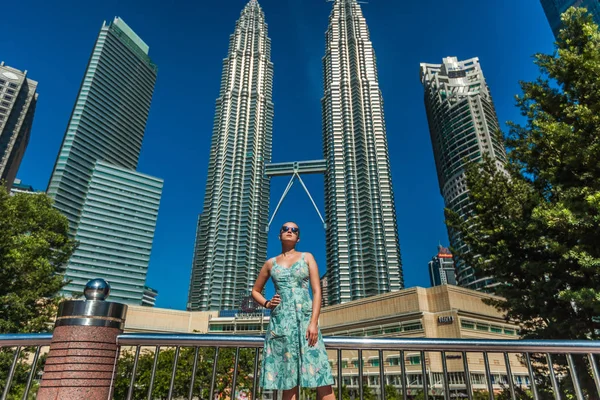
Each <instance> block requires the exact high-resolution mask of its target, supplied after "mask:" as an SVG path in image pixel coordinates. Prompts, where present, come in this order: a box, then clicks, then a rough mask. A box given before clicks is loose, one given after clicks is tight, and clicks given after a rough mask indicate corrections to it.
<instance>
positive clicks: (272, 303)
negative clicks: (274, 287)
mask: <svg viewBox="0 0 600 400" xmlns="http://www.w3.org/2000/svg"><path fill="white" fill-rule="evenodd" d="M280 303H281V297H280V296H279V295H278V294H276V295H275V296H273V298H272V299H271V300H269V308H270V309H271V310H272V309H274V308H275V307H277V306H278V305H279V304H280Z"/></svg>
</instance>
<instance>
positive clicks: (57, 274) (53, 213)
mask: <svg viewBox="0 0 600 400" xmlns="http://www.w3.org/2000/svg"><path fill="white" fill-rule="evenodd" d="M67 230H68V224H67V219H66V218H65V217H64V216H63V215H61V214H60V212H59V211H57V210H56V209H55V208H54V207H53V206H52V200H51V199H50V198H49V197H48V196H46V195H45V194H36V195H31V194H17V195H15V196H9V195H8V193H6V191H4V190H0V282H2V285H0V333H29V332H47V331H48V330H49V329H50V328H51V327H50V326H49V322H50V321H51V319H52V317H53V316H54V313H55V308H54V307H53V306H54V305H56V299H55V298H53V296H55V295H56V294H57V293H58V291H59V290H60V289H61V288H62V287H63V286H64V282H63V276H62V274H61V267H62V266H63V265H64V264H65V263H66V262H67V261H68V260H69V257H70V256H71V254H72V253H73V251H74V249H75V243H74V242H73V241H72V240H70V239H69V238H68V237H67Z"/></svg>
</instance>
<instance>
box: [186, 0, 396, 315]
mask: <svg viewBox="0 0 600 400" xmlns="http://www.w3.org/2000/svg"><path fill="white" fill-rule="evenodd" d="M323 73H324V95H323V98H322V100H321V103H322V111H323V115H322V118H323V155H324V161H325V163H324V164H325V169H324V170H325V171H324V173H325V227H326V228H325V229H326V234H325V237H326V254H327V260H326V262H327V273H326V279H327V296H328V298H327V299H326V301H327V303H328V304H338V303H343V302H347V301H351V300H355V299H359V298H363V297H368V296H373V295H377V294H380V293H386V292H390V291H395V290H399V289H402V287H403V276H402V264H401V258H400V245H399V241H398V227H397V222H396V211H395V206H394V193H393V190H392V179H391V173H390V160H389V153H388V145H387V138H386V128H385V120H384V115H383V99H382V96H381V91H380V89H379V83H378V78H377V67H376V59H375V53H374V51H373V45H372V43H371V40H370V37H369V31H368V28H367V24H366V21H365V18H364V17H363V15H362V11H361V8H360V6H359V4H358V3H357V1H356V0H335V1H333V10H332V12H331V15H330V17H329V28H328V29H327V33H326V51H325V56H324V58H323ZM272 92H273V64H272V62H271V40H270V39H269V37H268V33H267V24H266V22H265V15H264V12H263V11H262V9H261V7H260V5H259V4H258V2H257V1H256V0H251V1H250V2H249V3H248V4H247V5H246V7H245V8H244V10H243V11H242V13H241V16H240V19H239V20H238V21H237V23H236V27H235V31H234V33H233V34H232V35H231V37H230V40H229V52H228V55H227V58H226V59H225V60H224V63H223V74H222V77H221V90H220V94H219V97H218V99H217V104H216V113H215V120H214V127H213V134H212V142H211V149H210V159H209V165H208V177H207V182H206V192H205V199H204V209H203V212H202V214H201V215H200V216H199V219H198V229H197V234H196V245H195V251H194V261H193V267H192V277H191V284H190V291H189V300H188V309H189V310H224V309H235V308H238V307H239V305H240V302H241V300H242V299H243V298H244V297H245V296H247V295H248V294H249V292H250V290H251V288H252V286H253V284H254V280H255V279H256V277H257V275H258V272H259V270H260V268H261V266H262V264H263V263H264V261H265V259H266V257H267V254H266V253H267V235H266V234H265V230H266V229H267V227H268V223H269V196H270V190H269V189H270V187H269V177H268V176H267V174H266V168H267V166H268V164H270V163H271V149H272V140H273V138H272V136H273V102H272V97H273V96H272Z"/></svg>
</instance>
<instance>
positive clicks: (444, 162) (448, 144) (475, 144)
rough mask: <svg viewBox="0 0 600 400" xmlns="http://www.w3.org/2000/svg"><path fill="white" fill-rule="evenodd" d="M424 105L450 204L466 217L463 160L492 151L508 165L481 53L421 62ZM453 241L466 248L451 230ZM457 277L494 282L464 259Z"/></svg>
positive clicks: (478, 284)
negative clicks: (461, 57) (433, 61)
mask: <svg viewBox="0 0 600 400" xmlns="http://www.w3.org/2000/svg"><path fill="white" fill-rule="evenodd" d="M421 82H422V83H423V88H424V90H425V108H426V110H427V119H428V122H429V132H430V134H431V143H432V146H433V154H434V158H435V165H436V169H437V174H438V182H439V186H440V191H441V193H442V196H443V197H444V203H445V205H446V207H447V208H449V209H451V210H453V211H454V212H456V213H458V214H459V215H460V216H461V217H463V218H466V217H467V216H468V214H469V213H470V212H471V210H472V207H471V203H470V202H469V195H468V192H469V190H468V188H467V185H466V182H465V174H464V160H465V159H468V160H471V161H480V160H482V157H483V154H487V155H488V156H489V157H490V158H492V159H493V160H495V162H496V165H497V166H498V168H503V167H504V165H505V164H506V150H505V148H504V145H503V143H502V141H501V140H500V139H499V138H498V137H497V135H496V132H498V131H499V130H500V125H499V124H498V117H497V116H496V110H495V108H494V102H493V101H492V95H491V93H490V90H489V87H488V86H487V83H486V81H485V78H484V76H483V72H482V70H481V65H480V64H479V59H478V58H472V59H469V60H465V61H458V60H457V58H456V57H447V58H444V59H443V63H442V64H424V63H423V64H421ZM448 236H449V238H450V244H451V245H452V247H453V248H455V249H460V250H461V251H465V250H467V248H466V247H465V244H464V243H463V242H462V241H461V239H460V236H459V235H458V234H457V233H456V232H454V231H452V230H451V229H448ZM456 272H457V274H456V275H457V276H456V278H457V282H458V284H459V285H460V286H464V287H467V288H470V289H482V288H489V287H491V286H492V285H493V284H494V282H493V279H492V278H491V277H477V276H475V275H474V273H473V269H472V268H470V267H469V266H468V265H465V264H464V262H462V261H460V260H457V262H456Z"/></svg>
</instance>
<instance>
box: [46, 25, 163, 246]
mask: <svg viewBox="0 0 600 400" xmlns="http://www.w3.org/2000/svg"><path fill="white" fill-rule="evenodd" d="M126 27H127V25H125V23H124V22H123V21H122V20H120V19H118V18H115V20H114V21H113V22H112V23H110V24H108V25H106V24H104V25H103V26H102V29H101V30H100V34H99V35H98V39H97V40H96V44H95V46H94V50H93V52H92V56H91V57H90V60H89V63H88V66H87V69H86V72H85V76H84V78H83V82H82V84H81V87H80V89H79V94H78V95H77V101H76V103H75V107H74V109H73V112H72V114H71V119H70V121H69V125H68V127H67V132H66V134H65V137H64V139H63V143H62V146H61V149H60V153H59V155H58V159H57V160H56V164H55V166H54V172H53V173H52V177H51V178H50V183H49V185H48V194H49V195H50V196H52V197H53V198H54V200H55V202H56V207H57V208H58V209H59V210H60V211H62V212H63V214H65V215H66V216H67V218H68V219H69V230H70V233H71V234H72V235H75V232H76V230H77V225H78V223H79V218H80V216H81V215H80V214H81V210H82V206H83V203H84V202H85V195H86V193H87V186H88V184H89V182H90V177H91V174H92V170H93V169H94V165H95V163H96V161H97V160H103V161H106V162H108V163H110V164H113V165H116V166H119V167H123V168H128V169H131V170H135V168H136V167H137V163H138V158H139V155H140V149H141V146H142V140H143V138H144V130H145V128H146V121H147V119H148V113H149V111H150V103H151V101H152V94H153V92H154V84H155V82H156V74H157V68H156V66H155V65H154V64H152V62H151V61H150V58H149V57H148V54H147V53H145V52H144V49H142V48H140V47H139V46H137V45H136V43H138V42H140V41H141V39H139V38H138V37H137V36H135V37H130V36H128V34H127V33H126V32H127V31H129V32H132V31H131V29H129V28H128V27H127V28H126ZM129 35H132V36H133V35H134V34H132V33H129ZM142 43H143V42H142ZM145 49H146V51H147V46H146V47H145Z"/></svg>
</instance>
